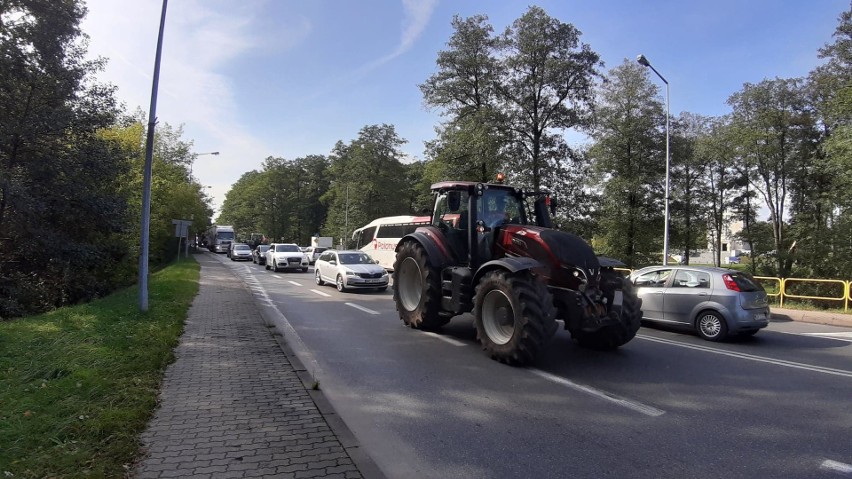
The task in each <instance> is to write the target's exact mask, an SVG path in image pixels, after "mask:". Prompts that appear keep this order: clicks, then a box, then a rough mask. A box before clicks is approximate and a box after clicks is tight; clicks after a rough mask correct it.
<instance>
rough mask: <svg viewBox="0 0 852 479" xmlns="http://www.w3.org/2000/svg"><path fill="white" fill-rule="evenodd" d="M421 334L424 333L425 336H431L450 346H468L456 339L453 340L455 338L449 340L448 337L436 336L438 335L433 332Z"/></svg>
mask: <svg viewBox="0 0 852 479" xmlns="http://www.w3.org/2000/svg"><path fill="white" fill-rule="evenodd" d="M421 332H422V333H423V334H425V335H426V336H431V337H433V338H437V339H440V340H441V341H444V342H445V343H450V344H452V345H453V346H467V344H465V343H463V342H461V341H456V340H455V339H453V338H448V337H446V336H441V335H440V334H436V333H433V332H431V331H421Z"/></svg>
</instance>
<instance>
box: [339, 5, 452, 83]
mask: <svg viewBox="0 0 852 479" xmlns="http://www.w3.org/2000/svg"><path fill="white" fill-rule="evenodd" d="M437 5H438V0H402V7H403V10H404V11H405V16H404V17H403V19H402V35H401V37H400V42H399V45H397V47H396V49H395V50H394V51H393V52H391V53H389V54H388V55H385V56H383V57H381V58H379V59H377V60H374V61H372V62H370V63H368V64H366V65H364V66H362V67H361V68H358V69H357V70H356V74H355V76H356V78H357V77H360V76H362V75H364V74H366V73H368V72H370V71H371V70H374V69H375V68H378V67H379V66H381V65H384V64H385V63H387V62H389V61H391V60H393V59H394V58H396V57H398V56H400V55H402V54H403V53H405V52H407V51H408V50H410V49H411V47H412V46H413V45H414V43H415V42H416V41H417V39H418V38H420V35H422V34H423V30H425V29H426V26H427V25H428V24H429V20H430V19H431V18H432V12H433V11H435V6H437Z"/></svg>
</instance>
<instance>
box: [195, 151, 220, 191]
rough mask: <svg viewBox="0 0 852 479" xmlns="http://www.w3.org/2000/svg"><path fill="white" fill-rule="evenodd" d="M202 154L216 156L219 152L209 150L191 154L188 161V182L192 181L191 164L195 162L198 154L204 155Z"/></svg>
mask: <svg viewBox="0 0 852 479" xmlns="http://www.w3.org/2000/svg"><path fill="white" fill-rule="evenodd" d="M204 155H216V156H218V155H219V152H218V151H211V152H208V153H193V154H192V159H191V160H190V161H189V182H190V183H192V165H194V164H195V159H196V158H198V157H199V156H204Z"/></svg>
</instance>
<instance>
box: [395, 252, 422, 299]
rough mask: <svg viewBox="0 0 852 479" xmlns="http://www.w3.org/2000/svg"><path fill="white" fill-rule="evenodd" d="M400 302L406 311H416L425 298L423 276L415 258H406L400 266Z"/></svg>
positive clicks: (398, 288) (398, 287)
mask: <svg viewBox="0 0 852 479" xmlns="http://www.w3.org/2000/svg"><path fill="white" fill-rule="evenodd" d="M398 277H399V284H398V285H396V288H397V291H398V292H399V300H400V302H401V303H402V307H403V308H405V310H406V311H415V310H416V309H417V307H418V306H420V299H421V297H422V296H423V274H422V271H421V270H420V265H419V264H417V260H415V259H414V258H405V259H404V260H403V261H402V264H401V265H399V275H398Z"/></svg>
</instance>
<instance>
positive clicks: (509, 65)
mask: <svg viewBox="0 0 852 479" xmlns="http://www.w3.org/2000/svg"><path fill="white" fill-rule="evenodd" d="M499 45H500V51H499V54H498V58H499V59H500V61H499V65H498V66H499V70H500V72H501V75H500V78H499V83H497V84H496V86H495V91H496V94H497V104H498V109H499V111H500V112H501V116H503V117H504V118H505V120H504V123H503V125H502V126H503V127H504V128H505V129H506V130H507V131H508V132H509V134H510V135H511V137H512V139H513V141H514V146H515V148H514V151H515V153H516V155H514V156H512V158H511V160H510V166H511V167H512V169H513V170H514V171H515V172H516V173H517V174H518V176H519V177H522V178H525V179H526V181H525V183H526V184H528V185H529V186H531V187H532V188H533V189H534V190H538V189H539V188H540V187H541V186H542V185H546V184H547V183H549V182H548V181H547V180H550V179H553V175H551V174H549V173H550V172H552V171H554V170H556V163H558V162H559V161H560V160H561V159H565V155H564V154H561V155H560V153H561V152H565V151H566V149H567V148H566V144H565V142H564V140H563V137H562V134H563V133H564V131H565V130H570V129H586V128H588V127H589V126H590V125H591V120H592V115H591V106H592V103H593V96H594V91H593V87H594V81H595V78H596V77H597V76H598V74H599V73H598V71H597V67H598V66H600V64H601V62H600V57H599V56H598V54H597V53H595V52H594V51H592V49H591V48H590V47H589V45H587V44H585V43H581V42H580V31H579V30H577V28H575V27H574V26H573V25H571V24H570V23H562V22H560V21H559V20H557V19H555V18H552V17H550V16H549V15H547V13H546V12H545V11H544V10H543V9H541V8H539V7H535V6H532V7H530V8H529V9H528V10H527V12H526V13H525V14H524V15H523V16H521V17H520V18H518V19H517V20H515V21H514V22H513V23H512V26H511V27H509V28H507V29H506V31H505V33H504V34H503V35H502V36H501V37H500V43H499Z"/></svg>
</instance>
